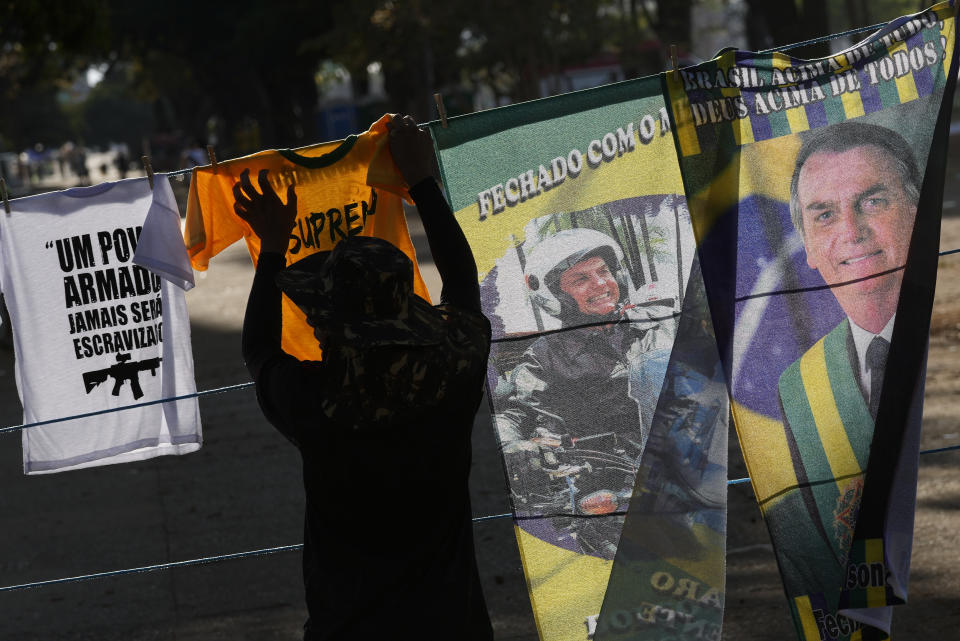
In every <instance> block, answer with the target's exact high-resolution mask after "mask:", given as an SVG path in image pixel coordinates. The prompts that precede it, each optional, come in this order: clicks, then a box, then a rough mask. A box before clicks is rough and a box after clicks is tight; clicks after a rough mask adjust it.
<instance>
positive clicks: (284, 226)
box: [233, 169, 297, 254]
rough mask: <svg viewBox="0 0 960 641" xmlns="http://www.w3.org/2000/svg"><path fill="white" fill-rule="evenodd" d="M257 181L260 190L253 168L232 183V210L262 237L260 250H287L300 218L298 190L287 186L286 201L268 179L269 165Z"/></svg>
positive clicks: (258, 176) (261, 171) (280, 251)
mask: <svg viewBox="0 0 960 641" xmlns="http://www.w3.org/2000/svg"><path fill="white" fill-rule="evenodd" d="M257 184H258V185H260V191H259V192H258V191H257V189H256V188H255V187H254V186H253V184H252V183H251V182H250V170H249V169H244V170H243V173H242V174H240V180H239V181H238V182H236V183H234V185H233V197H234V203H233V211H235V212H236V213H237V216H239V217H240V218H242V219H243V220H245V221H247V224H248V225H250V228H251V229H252V230H253V233H255V234H256V235H257V236H259V237H260V251H262V252H263V251H266V252H278V253H281V254H285V253H286V251H287V246H288V245H289V244H290V230H292V229H293V225H294V223H295V222H296V219H297V193H296V191H295V190H294V187H293V185H290V186H289V187H287V204H283V203H282V202H281V201H280V197H279V196H277V192H275V191H274V190H273V187H271V186H270V181H269V180H267V170H266V169H261V170H260V173H259V174H257Z"/></svg>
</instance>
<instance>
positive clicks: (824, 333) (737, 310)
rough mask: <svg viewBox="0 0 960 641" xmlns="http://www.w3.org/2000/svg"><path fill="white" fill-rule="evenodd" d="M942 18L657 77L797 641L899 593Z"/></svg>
mask: <svg viewBox="0 0 960 641" xmlns="http://www.w3.org/2000/svg"><path fill="white" fill-rule="evenodd" d="M955 22H956V21H955V7H954V6H953V3H950V2H946V3H941V4H938V5H936V6H934V7H931V8H930V9H928V10H926V11H923V12H920V13H918V14H915V15H912V16H906V17H904V18H900V19H898V20H895V21H893V22H891V23H889V24H888V25H887V26H885V27H884V28H882V29H880V30H879V31H878V32H876V33H874V34H872V35H871V36H869V37H868V38H866V39H865V40H863V41H862V42H859V43H857V44H855V45H853V46H852V47H850V48H848V49H846V50H844V51H842V52H839V53H837V54H834V55H832V56H829V57H826V58H821V59H816V60H803V59H798V58H794V57H791V56H788V55H785V54H783V53H767V54H758V53H751V52H744V51H728V52H726V53H723V54H722V55H721V56H720V57H718V58H716V59H714V60H711V61H709V62H705V63H703V64H701V65H698V66H696V67H691V68H686V69H681V70H679V71H674V72H670V73H667V74H665V75H664V89H665V92H666V93H667V94H668V96H669V102H670V107H671V114H672V117H673V119H674V122H675V123H676V127H675V137H676V142H677V148H678V153H679V156H680V166H681V170H682V175H683V181H684V185H685V188H686V194H687V198H688V202H689V206H690V212H691V217H692V224H693V228H694V230H695V234H696V237H697V241H698V242H697V246H698V256H699V258H700V261H701V266H702V269H703V274H704V281H705V286H706V293H707V298H708V299H709V303H710V311H711V313H712V319H713V322H714V327H715V330H716V336H717V341H718V347H719V352H720V357H721V361H722V363H723V367H724V370H725V372H726V380H727V381H728V382H729V386H730V394H731V398H732V407H731V410H732V414H733V417H734V421H735V424H736V428H737V433H738V435H739V439H740V443H741V447H742V449H743V454H744V458H745V460H746V463H747V467H748V469H749V471H750V477H751V479H752V482H753V488H754V491H755V493H756V497H757V500H758V502H759V504H760V507H761V510H762V512H763V514H764V517H765V519H766V521H767V525H768V528H769V531H770V534H771V537H772V539H773V543H774V549H775V552H776V556H777V560H778V563H779V566H780V571H781V575H782V577H783V581H784V586H785V589H786V593H787V597H788V601H789V604H790V608H791V611H792V613H793V618H794V623H795V625H796V629H797V633H798V635H799V636H800V638H802V639H805V640H807V641H817V640H819V641H828V640H831V641H840V640H847V639H852V640H859V639H882V638H887V636H888V635H889V631H890V617H891V612H892V610H891V609H890V607H889V606H891V605H894V604H897V603H903V602H904V601H905V600H906V596H907V577H908V574H909V559H910V545H911V533H912V525H913V511H914V505H915V487H916V466H917V452H918V444H919V423H920V413H921V409H920V408H921V404H922V394H923V358H924V354H925V350H926V337H927V335H928V332H929V322H930V309H931V306H932V300H933V283H934V282H935V281H936V255H937V250H938V238H939V224H940V200H941V198H942V192H943V172H944V164H945V153H946V143H947V138H948V133H947V127H948V124H949V115H950V113H949V112H950V109H951V106H952V98H953V90H954V84H955V77H956V75H957V68H956V63H955V55H954V43H955V28H956V25H955Z"/></svg>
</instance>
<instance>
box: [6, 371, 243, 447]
mask: <svg viewBox="0 0 960 641" xmlns="http://www.w3.org/2000/svg"><path fill="white" fill-rule="evenodd" d="M248 387H253V382H252V381H251V382H247V383H238V384H237V385H227V386H226V387H218V388H216V389H211V390H204V391H201V392H192V393H190V394H182V395H180V396H171V397H168V398H160V399H157V400H155V401H144V402H143V403H134V404H133V405H121V406H119V407H108V408H106V409H102V410H97V411H95V412H84V413H83V414H74V415H73V416H64V417H62V418H51V419H47V420H45V421H37V422H35V423H24V424H23V425H13V426H10V427H4V428H0V434H7V433H10V432H19V431H21V430H25V429H28V428H31V427H39V426H41V425H50V424H51V423H62V422H64V421H73V420H75V419H79V418H90V417H91V416H99V415H101V414H110V413H112V412H121V411H123V410H132V409H137V408H138V407H147V406H149V405H157V404H158V403H171V402H174V401H183V400H186V399H188V398H198V397H200V396H210V395H212V394H222V393H224V392H232V391H234V390H240V389H246V388H248Z"/></svg>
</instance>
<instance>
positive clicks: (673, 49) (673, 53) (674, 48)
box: [670, 45, 680, 73]
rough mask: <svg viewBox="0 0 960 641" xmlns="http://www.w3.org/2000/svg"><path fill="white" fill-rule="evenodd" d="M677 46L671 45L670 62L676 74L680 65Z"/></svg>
mask: <svg viewBox="0 0 960 641" xmlns="http://www.w3.org/2000/svg"><path fill="white" fill-rule="evenodd" d="M677 58H678V56H677V45H670V62H672V63H673V71H674V73H676V71H677V67H679V66H680V65H679V64H678V62H677Z"/></svg>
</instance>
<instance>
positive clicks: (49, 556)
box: [0, 140, 960, 641]
mask: <svg viewBox="0 0 960 641" xmlns="http://www.w3.org/2000/svg"><path fill="white" fill-rule="evenodd" d="M958 142H960V141H958V140H954V145H953V147H954V149H957V146H958V145H957V143H958ZM958 178H960V163H958V164H955V165H952V166H951V167H950V168H949V169H948V184H949V186H948V189H947V195H946V201H945V218H944V222H943V240H942V244H941V246H942V248H943V249H954V248H960V217H958V216H960V190H958V189H957V188H956V187H955V186H954V183H956V181H957V179H958ZM177 186H178V188H181V189H182V187H183V186H184V185H183V184H179V185H177ZM412 232H413V236H414V239H415V242H416V243H417V245H418V251H419V252H420V255H421V258H422V259H426V258H427V251H426V247H425V244H424V239H423V237H422V233H420V231H419V230H418V228H417V227H416V226H413V227H412ZM422 262H423V263H424V268H425V273H426V274H427V277H428V285H429V286H430V287H431V290H432V291H434V292H435V293H438V288H437V286H438V282H437V280H436V274H435V270H433V269H432V264H431V263H430V262H429V261H428V260H422ZM252 275H253V271H252V268H251V266H250V260H249V257H248V255H247V253H246V250H245V248H243V247H242V246H240V245H234V246H233V247H232V248H230V249H229V250H227V251H226V252H224V253H223V254H221V255H220V256H218V257H217V258H216V259H214V261H213V263H212V266H211V269H210V270H209V272H207V273H206V274H204V275H201V276H200V277H199V278H198V285H197V287H196V288H195V289H194V290H193V291H191V292H189V293H188V294H187V302H188V305H189V309H190V316H191V324H192V332H193V350H194V359H195V364H196V378H197V388H198V389H201V390H206V389H213V388H218V387H222V386H226V385H231V384H235V383H241V382H245V381H247V380H248V376H247V373H246V371H245V369H244V368H243V364H242V361H241V358H240V353H239V345H240V325H241V318H242V313H243V308H244V305H245V301H246V294H247V291H248V288H249V285H250V280H251V278H252ZM958 347H960V254H958V255H955V256H948V257H944V258H942V259H941V262H940V274H939V278H938V282H937V299H936V306H935V309H934V318H933V332H932V336H931V343H930V357H929V366H928V375H927V390H926V401H925V410H924V432H923V442H922V447H923V448H924V449H930V448H938V447H944V446H948V445H956V444H960V421H958V407H960V405H958V400H960V397H958V394H960V362H958V359H957V353H956V352H957V350H958ZM200 406H201V413H202V417H203V429H204V438H205V442H204V447H203V448H202V449H201V450H200V451H199V452H197V453H194V454H190V455H187V456H183V457H162V458H159V459H154V460H151V461H145V462H142V463H135V464H131V463H128V464H123V465H117V466H108V467H105V468H94V469H91V470H81V471H75V472H67V473H63V474H54V475H47V476H40V477H29V478H28V477H25V476H24V475H23V474H22V467H21V451H20V439H19V437H18V436H17V435H0V487H2V491H0V587H2V586H8V585H16V584H20V583H25V582H31V581H38V580H47V579H55V578H59V577H70V576H77V575H82V574H87V573H93V572H101V571H106V570H117V569H123V568H135V567H141V566H147V565H151V564H155V563H164V562H169V561H181V560H186V559H195V558H200V557H206V556H212V555H218V554H225V553H234V552H242V551H247V550H255V549H262V548H268V547H273V546H281V545H288V544H294V543H300V542H301V540H302V522H303V521H302V519H303V515H302V509H303V491H302V488H301V486H300V475H299V460H298V457H297V455H296V453H295V452H294V451H293V448H291V447H290V446H289V445H288V444H287V443H286V441H285V440H284V439H283V438H282V437H280V436H279V435H278V434H276V433H275V432H274V431H273V430H272V429H271V428H270V427H269V426H268V425H267V424H266V423H265V422H264V420H263V419H262V418H261V416H260V413H259V411H258V409H257V406H256V402H255V399H254V396H253V393H252V391H250V390H244V391H233V392H227V393H223V394H219V395H214V396H209V397H205V398H203V399H201V401H200ZM21 420H22V414H21V409H20V405H19V401H18V399H17V394H16V388H15V384H14V379H13V355H12V353H11V352H10V351H9V350H3V349H0V426H7V425H17V424H19V423H20V422H21ZM474 447H475V454H474V469H473V473H472V477H471V491H472V497H473V510H474V514H475V515H477V516H486V515H495V514H502V513H504V512H507V511H508V509H509V508H508V505H507V500H506V491H505V486H504V481H503V474H502V472H501V467H500V461H499V458H498V454H497V451H496V447H495V445H494V441H493V436H492V431H491V429H490V423H489V414H488V413H486V412H485V411H481V413H480V415H479V416H478V417H477V421H476V423H475V429H474ZM729 475H730V478H739V477H743V476H746V470H745V467H744V465H743V461H742V459H741V457H740V454H739V451H738V446H737V445H736V442H735V439H733V438H732V439H731V447H730V473H729ZM918 494H919V500H918V510H917V519H916V529H915V538H914V555H913V571H912V581H911V586H910V587H911V593H910V596H911V598H910V603H909V604H908V605H906V606H904V607H901V608H899V609H898V610H897V612H896V614H895V617H894V636H893V638H894V639H897V640H898V641H901V640H910V639H948V638H957V636H956V635H957V633H956V630H957V629H958V628H960V607H958V606H960V573H958V572H957V570H956V568H957V566H958V564H960V546H958V545H957V539H958V535H957V531H958V529H960V452H950V453H942V454H934V455H929V456H924V457H923V458H922V459H921V467H920V481H919V488H918ZM424 518H427V514H426V513H425V514H424ZM385 527H386V528H388V527H389V524H385ZM475 534H476V541H477V555H478V558H479V564H480V568H481V572H482V575H483V588H484V593H485V595H486V598H487V601H488V605H489V608H490V613H491V616H492V618H493V621H494V627H495V631H496V634H497V638H498V639H500V640H501V641H521V640H523V641H528V640H529V641H533V640H535V639H537V635H536V629H535V626H534V622H533V617H532V614H531V611H530V603H529V599H528V597H527V592H526V586H525V583H524V580H523V574H522V570H521V566H520V559H519V555H518V553H517V549H516V542H515V538H514V535H513V529H512V526H511V524H510V521H509V519H504V518H499V519H492V520H488V521H483V522H480V523H477V524H476V525H475ZM299 563H300V555H299V553H298V552H284V553H280V554H272V555H267V556H258V557H255V558H247V559H241V560H232V561H224V562H218V563H211V564H206V565H200V566H193V567H185V568H178V569H174V570H163V571H154V572H145V573H137V574H128V575H123V576H117V577H111V578H103V579H97V580H93V581H86V582H80V583H69V584H60V585H51V586H45V587H40V588H34V589H30V590H20V591H13V592H0V622H2V623H0V641H31V640H36V641H57V640H65V641H66V640H69V641H85V640H90V641H114V640H116V641H120V640H123V641H148V640H150V641H153V640H164V641H173V640H176V641H201V640H203V641H207V640H211V639H231V640H233V641H246V640H249V641H254V640H256V641H295V640H298V639H299V638H300V628H301V625H302V621H303V619H304V616H305V609H304V607H303V605H302V602H303V590H302V585H301V580H300V569H299ZM727 575H728V584H727V593H726V611H725V616H724V632H723V638H724V639H728V640H730V641H753V640H757V641H762V640H767V639H790V638H793V632H792V627H791V624H790V621H789V614H788V611H787V606H786V601H785V599H784V596H783V592H782V589H781V586H780V580H779V575H778V573H777V569H776V565H775V562H774V557H773V554H772V550H771V548H770V544H769V538H768V536H767V532H766V528H765V526H764V525H763V523H762V521H761V519H760V515H759V511H758V509H757V507H756V504H755V502H754V499H753V495H752V493H751V490H750V488H749V486H746V485H740V486H734V487H732V488H731V489H730V494H729V535H728V554H727ZM411 616H416V617H420V618H422V620H423V625H424V626H425V627H428V626H429V625H430V619H429V611H425V612H418V613H411Z"/></svg>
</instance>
